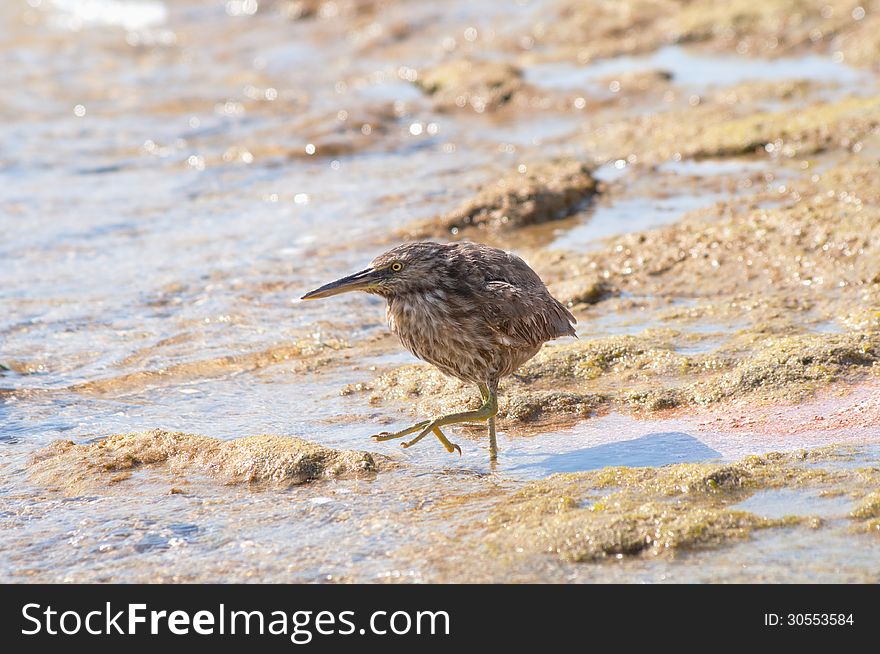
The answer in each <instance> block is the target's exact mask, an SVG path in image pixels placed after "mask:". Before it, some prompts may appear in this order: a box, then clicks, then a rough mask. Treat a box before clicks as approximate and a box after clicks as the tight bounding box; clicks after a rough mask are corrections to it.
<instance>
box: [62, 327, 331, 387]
mask: <svg viewBox="0 0 880 654" xmlns="http://www.w3.org/2000/svg"><path fill="white" fill-rule="evenodd" d="M347 347H348V345H347V344H346V343H345V342H343V341H340V340H338V339H333V338H329V339H326V340H323V341H317V340H315V339H308V338H304V339H300V340H299V341H297V342H294V343H290V344H283V345H276V346H273V347H270V348H268V349H265V350H261V351H258V352H247V353H244V354H234V355H229V356H224V357H217V358H212V359H200V360H196V361H186V362H183V363H176V364H173V365H169V366H165V367H163V368H158V369H153V370H139V371H137V372H132V373H127V374H122V375H118V376H114V377H109V378H106V379H96V380H94V381H88V382H82V383H79V384H75V385H73V386H70V387H69V389H68V390H71V391H74V392H77V393H99V394H104V393H119V392H129V391H132V390H137V389H141V388H143V387H145V386H148V385H155V384H161V383H179V382H183V381H186V380H188V379H205V378H208V377H216V376H220V375H228V374H236V373H241V372H245V371H256V370H261V369H263V368H266V367H268V366H273V365H279V364H282V363H286V364H288V365H290V366H291V367H292V368H293V369H295V370H300V371H303V372H305V371H309V370H314V369H315V368H317V367H323V366H326V365H328V363H330V362H331V361H332V360H333V359H334V358H335V353H337V352H339V351H340V350H344V349H346V348H347ZM145 354H146V353H143V352H141V353H137V356H135V355H132V356H131V357H130V358H131V359H132V361H133V362H135V363H136V362H138V361H139V360H140V359H141V358H143V357H144V356H145Z"/></svg>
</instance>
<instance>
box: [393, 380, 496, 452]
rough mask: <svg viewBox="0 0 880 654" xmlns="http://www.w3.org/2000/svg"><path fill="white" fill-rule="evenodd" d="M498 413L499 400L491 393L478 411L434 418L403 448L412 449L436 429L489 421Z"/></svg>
mask: <svg viewBox="0 0 880 654" xmlns="http://www.w3.org/2000/svg"><path fill="white" fill-rule="evenodd" d="M496 413H498V398H497V396H496V394H495V393H494V392H491V391H490V392H489V398H488V400H486V401H484V402H483V406H481V407H480V408H479V409H477V410H476V411H462V412H461V413H450V414H449V415H446V416H440V417H439V418H434V419H433V420H431V421H430V422H429V423H428V424H427V425H425V427H424V429H422V431H421V432H419V435H418V436H416V437H415V438H413V439H412V440H411V441H407V442H405V443H403V447H411V446H413V445H415V444H416V443H418V442H419V441H420V440H422V439H423V438H424V437H425V436H427V435H428V434H429V433H431V432H432V431H433V430H434V429H435V428H439V427H444V426H446V425H454V424H457V423H459V422H472V421H475V420H481V421H482V420H489V419H490V418H494V417H495V414H496Z"/></svg>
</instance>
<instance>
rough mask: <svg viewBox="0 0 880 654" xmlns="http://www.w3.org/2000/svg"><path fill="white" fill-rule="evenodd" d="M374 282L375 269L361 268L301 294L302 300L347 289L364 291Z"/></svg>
mask: <svg viewBox="0 0 880 654" xmlns="http://www.w3.org/2000/svg"><path fill="white" fill-rule="evenodd" d="M375 282H376V271H375V270H373V269H372V268H367V269H366V270H361V271H360V272H357V273H355V274H354V275H349V276H348V277H343V278H342V279H337V280H336V281H335V282H330V283H329V284H324V285H323V286H322V287H321V288H316V289H315V290H314V291H309V292H308V293H306V294H305V295H303V296H302V298H300V299H302V300H317V299H319V298H322V297H330V296H331V295H339V294H340V293H348V292H349V291H365V290H367V289H368V288H370V287H371V286H372V285H373V284H374V283H375Z"/></svg>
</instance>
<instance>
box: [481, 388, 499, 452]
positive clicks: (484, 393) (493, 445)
mask: <svg viewBox="0 0 880 654" xmlns="http://www.w3.org/2000/svg"><path fill="white" fill-rule="evenodd" d="M478 387H479V389H480V397H482V398H483V402H487V401H488V400H489V398H490V397H491V396H492V391H490V390H489V387H488V386H487V385H486V384H478ZM487 422H488V426H489V460H490V461H491V462H492V463H495V461H497V460H498V442H497V440H496V438H495V417H494V416H493V417H491V418H489V419H488V420H487Z"/></svg>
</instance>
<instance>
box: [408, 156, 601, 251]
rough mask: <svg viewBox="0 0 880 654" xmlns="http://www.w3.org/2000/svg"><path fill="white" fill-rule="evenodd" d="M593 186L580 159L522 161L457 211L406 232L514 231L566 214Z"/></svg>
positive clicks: (581, 204) (588, 196)
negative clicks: (533, 162)
mask: <svg viewBox="0 0 880 654" xmlns="http://www.w3.org/2000/svg"><path fill="white" fill-rule="evenodd" d="M597 190H598V184H597V182H596V180H595V178H594V177H593V175H592V167H591V166H590V165H588V164H585V163H583V162H579V161H575V160H571V159H560V160H553V161H545V162H539V163H535V164H529V165H526V164H521V165H519V166H518V167H517V169H516V170H514V171H513V172H511V173H510V174H508V175H505V176H504V177H502V178H500V179H498V180H496V181H495V182H493V183H491V184H489V185H488V186H486V187H485V188H483V189H482V190H481V191H480V192H479V193H478V194H477V195H476V196H475V197H473V198H472V199H470V200H468V201H467V202H465V203H464V204H463V205H462V206H460V207H459V208H458V209H456V210H454V211H452V212H450V213H448V214H446V215H444V216H441V217H439V218H437V219H432V220H428V221H424V222H420V223H418V224H416V225H414V226H412V227H410V228H409V230H408V231H409V232H410V235H412V236H416V237H425V236H431V235H444V234H449V233H450V232H451V233H453V234H457V233H459V232H460V231H462V230H467V229H470V228H480V229H492V230H501V229H504V230H507V229H519V228H522V227H527V226H529V225H537V224H541V223H546V222H550V221H554V220H560V219H562V218H565V217H567V216H570V215H571V214H573V213H575V212H577V211H579V210H581V209H582V208H584V207H585V206H586V205H587V204H588V203H589V201H590V199H591V198H592V196H593V195H594V194H595V193H596V192H597Z"/></svg>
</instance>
